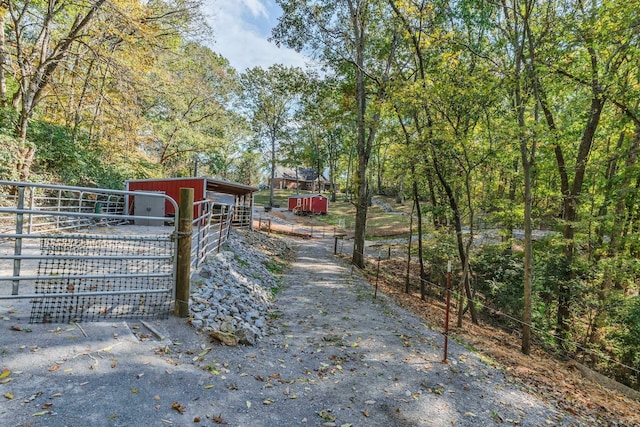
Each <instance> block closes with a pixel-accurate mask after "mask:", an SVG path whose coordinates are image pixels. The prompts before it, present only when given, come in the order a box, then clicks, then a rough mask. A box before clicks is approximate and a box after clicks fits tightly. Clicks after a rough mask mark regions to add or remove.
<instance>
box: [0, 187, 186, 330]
mask: <svg viewBox="0 0 640 427" xmlns="http://www.w3.org/2000/svg"><path fill="white" fill-rule="evenodd" d="M142 195H143V196H144V197H155V198H162V199H163V202H164V201H167V202H169V203H171V204H172V205H173V206H174V208H175V211H176V212H178V206H177V204H176V202H175V201H174V200H173V199H171V198H170V197H168V196H166V195H164V194H161V193H143V192H126V191H118V190H104V189H95V188H85V187H71V186H56V185H49V184H34V183H23V182H10V181H0V301H1V300H10V301H13V303H15V304H17V303H19V302H23V303H24V302H27V303H29V304H30V310H29V311H30V318H29V321H30V322H35V323H39V322H45V323H48V322H67V321H83V320H85V321H86V320H101V319H108V318H120V317H122V318H124V317H137V318H140V317H158V316H166V315H167V314H168V313H170V312H171V308H172V306H171V304H172V301H173V298H174V284H175V263H176V260H177V255H176V250H177V245H176V243H175V242H176V238H177V236H178V233H177V229H176V223H175V221H174V219H173V218H165V217H162V218H155V217H149V216H144V217H142V216H135V215H129V214H128V212H127V210H126V209H125V200H127V199H129V200H133V201H135V197H136V196H142ZM138 219H144V220H149V219H151V220H158V221H160V222H161V223H162V224H168V226H163V227H141V226H132V225H131V224H132V223H134V222H135V221H136V220H138ZM114 225H118V227H114Z"/></svg>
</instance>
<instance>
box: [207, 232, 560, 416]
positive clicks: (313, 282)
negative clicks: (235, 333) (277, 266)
mask: <svg viewBox="0 0 640 427" xmlns="http://www.w3.org/2000/svg"><path fill="white" fill-rule="evenodd" d="M327 243H329V242H327V241H325V242H324V243H322V242H320V241H318V240H311V241H302V242H300V243H299V256H298V260H297V261H296V262H295V263H294V265H293V266H292V268H291V270H290V271H289V273H288V274H287V275H286V278H285V281H284V285H283V289H282V290H281V291H280V293H278V295H277V298H276V304H275V306H276V311H274V313H273V317H275V319H274V320H273V321H272V327H273V329H272V333H271V335H270V337H269V339H268V340H267V341H264V342H263V343H261V344H260V345H259V346H258V347H257V348H255V349H241V348H230V347H226V348H220V349H216V350H215V351H214V352H215V358H216V360H219V361H224V360H227V361H233V362H227V363H229V364H228V370H229V372H228V373H226V374H225V380H224V381H225V384H226V388H227V390H229V388H231V389H233V390H232V391H224V396H225V397H224V398H222V396H220V397H221V398H222V400H220V399H218V403H217V404H216V406H218V407H219V408H220V411H221V414H222V417H223V418H224V419H225V420H226V421H228V422H229V423H230V424H231V425H240V426H275V425H277V426H289V425H311V426H333V425H336V426H385V427H388V426H430V425H433V426H444V425H449V426H450V425H456V426H479V425H494V424H496V423H500V422H507V423H508V422H511V423H513V424H518V425H522V426H541V425H562V424H570V420H566V419H564V418H563V415H562V414H560V413H559V412H558V411H557V410H556V409H554V408H553V407H552V406H550V405H548V404H545V403H543V402H541V401H539V400H538V399H536V398H534V397H532V396H531V395H529V394H527V393H524V392H522V391H521V390H519V389H518V387H516V386H514V385H513V384H509V383H507V381H506V380H505V378H504V377H503V376H502V374H501V373H500V372H498V371H497V370H495V369H493V368H491V367H489V366H487V365H486V364H484V363H483V362H481V361H480V360H479V359H478V357H477V356H476V355H475V354H473V353H470V352H469V351H467V350H466V349H464V348H463V347H461V346H459V345H457V344H456V343H450V348H449V364H446V365H445V364H443V363H442V362H441V360H442V355H443V354H442V343H443V337H442V335H441V334H439V333H437V332H434V331H432V330H430V329H429V328H428V327H427V326H426V325H424V324H423V323H421V321H420V320H419V319H417V318H416V317H415V316H413V315H411V314H409V313H408V312H406V311H404V310H402V309H399V308H398V307H397V306H395V304H393V302H391V301H390V300H389V299H387V298H385V297H384V296H382V295H379V296H378V298H377V299H376V300H374V299H373V298H372V297H373V295H372V292H371V287H370V286H369V285H368V284H366V283H365V282H364V281H363V280H362V279H361V278H359V277H358V276H357V275H355V276H352V275H351V274H350V268H349V267H347V266H345V265H344V264H342V263H341V262H340V261H339V260H337V259H335V258H334V257H333V256H332V255H331V254H330V253H329V252H328V250H327V249H328V246H330V245H328V244H327ZM214 352H212V353H214ZM239 356H240V357H239ZM242 356H244V361H243V360H242ZM235 363H238V366H236V365H235ZM229 384H231V387H229ZM223 388H224V387H223ZM223 402H224V403H223ZM247 402H251V406H250V407H248V404H247Z"/></svg>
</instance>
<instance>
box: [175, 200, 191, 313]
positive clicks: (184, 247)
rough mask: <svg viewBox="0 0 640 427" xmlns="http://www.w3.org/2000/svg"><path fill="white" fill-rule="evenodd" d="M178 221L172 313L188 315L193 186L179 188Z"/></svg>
mask: <svg viewBox="0 0 640 427" xmlns="http://www.w3.org/2000/svg"><path fill="white" fill-rule="evenodd" d="M178 203H179V210H180V212H179V215H178V216H177V221H178V262H177V266H176V302H175V307H174V314H175V315H176V316H178V317H189V289H190V283H191V232H192V224H193V188H180V200H179V201H178Z"/></svg>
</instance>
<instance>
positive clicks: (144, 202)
mask: <svg viewBox="0 0 640 427" xmlns="http://www.w3.org/2000/svg"><path fill="white" fill-rule="evenodd" d="M180 188H193V201H194V202H199V201H202V200H205V199H210V200H215V201H216V202H220V203H224V204H230V205H232V206H233V207H234V213H233V217H234V218H233V222H234V224H235V225H240V226H247V225H250V224H251V219H252V210H253V209H252V208H253V193H255V192H256V191H258V189H257V188H255V187H251V186H248V185H244V184H239V183H237V182H230V181H222V180H217V179H212V178H207V177H194V178H159V179H139V180H129V181H125V190H127V191H144V192H160V193H164V194H166V195H167V196H169V197H171V198H172V199H174V200H175V201H176V202H178V198H179V195H180ZM136 199H139V200H136ZM158 201H160V204H159V205H158V204H157V203H158ZM127 206H128V207H129V210H130V211H131V212H132V213H134V214H135V215H143V216H144V215H145V212H148V214H146V215H148V216H155V217H162V216H173V215H175V209H174V208H173V205H172V204H171V203H170V202H168V201H167V202H163V201H162V200H161V199H156V198H150V197H147V198H145V197H144V196H143V197H139V196H136V197H131V198H130V199H129V200H128V202H127ZM196 210H197V208H196V207H194V216H197V215H198V212H196ZM136 212H137V213H136Z"/></svg>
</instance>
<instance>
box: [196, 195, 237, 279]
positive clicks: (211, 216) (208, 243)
mask: <svg viewBox="0 0 640 427" xmlns="http://www.w3.org/2000/svg"><path fill="white" fill-rule="evenodd" d="M194 211H195V213H196V215H195V216H194V219H193V229H192V238H191V274H193V272H194V271H195V269H197V268H198V267H199V266H200V265H201V264H202V263H203V262H204V261H205V259H206V257H207V255H208V254H210V253H211V252H213V251H216V252H220V248H221V247H222V246H223V245H224V244H225V243H226V242H227V239H228V238H229V232H230V230H231V223H232V219H233V217H234V210H233V206H231V205H227V204H221V203H216V202H213V201H211V200H202V201H200V202H195V203H194Z"/></svg>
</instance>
